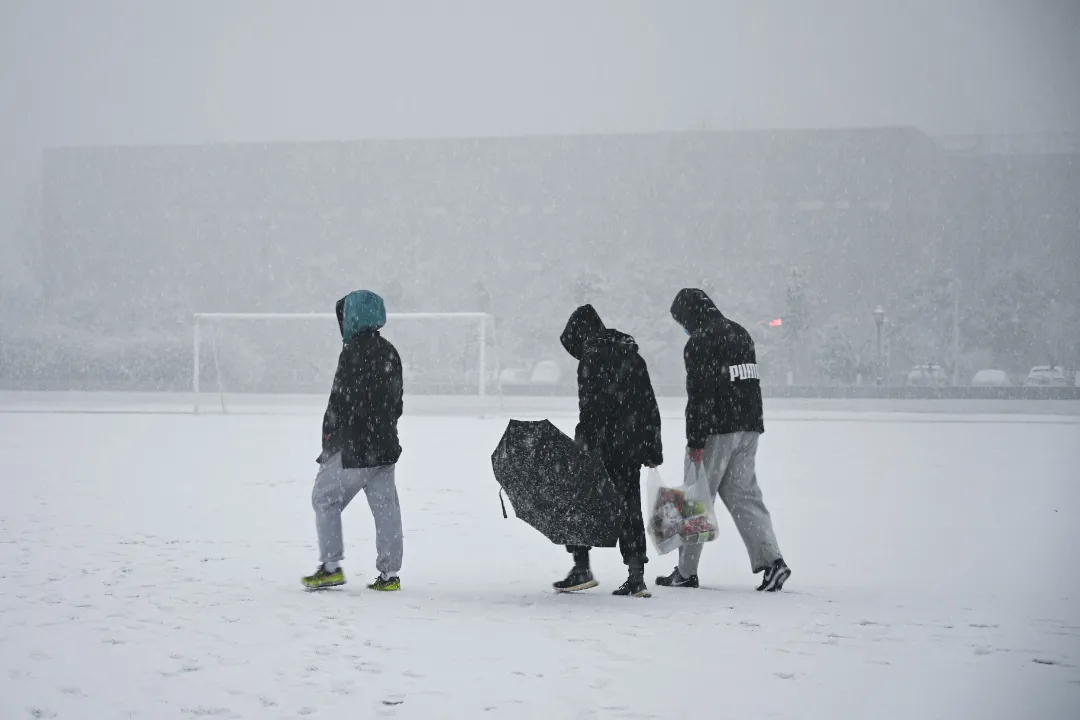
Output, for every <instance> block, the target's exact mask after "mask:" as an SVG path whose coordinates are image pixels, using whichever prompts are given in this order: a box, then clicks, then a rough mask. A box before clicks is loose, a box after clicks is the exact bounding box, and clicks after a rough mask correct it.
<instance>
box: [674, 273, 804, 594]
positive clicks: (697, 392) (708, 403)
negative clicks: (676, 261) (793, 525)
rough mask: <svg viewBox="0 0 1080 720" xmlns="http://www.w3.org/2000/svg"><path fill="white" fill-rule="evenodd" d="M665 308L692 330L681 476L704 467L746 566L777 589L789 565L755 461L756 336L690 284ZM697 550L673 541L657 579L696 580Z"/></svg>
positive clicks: (759, 423) (680, 583) (759, 428)
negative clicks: (675, 557)
mask: <svg viewBox="0 0 1080 720" xmlns="http://www.w3.org/2000/svg"><path fill="white" fill-rule="evenodd" d="M671 316H672V317H673V318H675V322H677V323H679V324H680V325H682V327H683V329H684V330H686V333H687V335H689V336H690V339H689V340H688V341H687V343H686V348H685V349H684V351H683V359H684V360H685V363H686V450H687V452H686V463H685V472H686V478H687V481H688V482H689V481H690V480H691V478H692V475H693V474H694V473H698V472H704V473H705V479H706V481H707V482H708V483H709V492H710V494H712V495H716V494H719V495H720V499H721V500H723V502H724V505H725V506H726V507H727V509H728V512H730V513H731V517H732V518H733V519H734V520H735V526H736V527H737V528H738V529H739V534H740V535H742V539H743V543H744V544H745V545H746V551H747V553H748V554H749V555H750V566H751V569H752V570H753V572H754V573H755V574H756V573H759V572H763V573H764V576H763V580H762V582H761V585H760V586H759V587H758V590H766V591H769V592H775V591H777V590H780V589H781V588H782V587H783V586H784V582H785V581H786V580H787V579H788V577H790V576H791V569H790V568H789V567H788V566H787V563H785V562H784V559H783V557H782V556H781V554H780V548H779V546H778V544H777V542H776V535H775V533H774V532H773V526H772V518H771V517H770V515H769V511H768V509H767V508H766V507H765V503H764V501H763V500H762V496H761V488H760V487H758V481H757V473H756V471H755V469H754V465H755V458H756V455H757V447H758V438H759V437H760V435H761V434H762V433H763V432H765V423H764V419H763V413H762V407H761V379H760V376H759V374H758V365H757V355H756V353H755V351H754V340H753V339H752V338H751V337H750V333H748V332H747V331H746V328H744V327H743V326H742V325H739V324H738V323H736V322H733V321H731V320H729V319H728V318H726V317H724V316H723V315H722V314H721V313H720V310H718V309H717V307H716V305H715V304H714V303H713V301H712V300H711V299H710V298H709V296H708V295H706V294H705V292H704V291H702V290H698V289H696V288H687V289H683V290H680V291H679V293H678V295H676V296H675V302H674V303H672V305H671ZM701 550H702V546H701V545H689V546H684V547H681V548H679V565H678V567H676V568H675V571H674V572H673V573H672V574H671V575H668V576H666V577H658V578H657V579H656V583H657V584H658V585H663V586H667V587H697V586H698V577H697V570H698V562H699V561H700V559H701Z"/></svg>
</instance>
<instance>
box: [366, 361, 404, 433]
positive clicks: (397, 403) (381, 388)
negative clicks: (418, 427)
mask: <svg viewBox="0 0 1080 720" xmlns="http://www.w3.org/2000/svg"><path fill="white" fill-rule="evenodd" d="M380 366H381V367H380ZM374 375H375V377H373V378H372V381H371V383H370V388H371V390H370V395H369V397H370V399H371V412H372V414H374V415H376V416H378V417H380V418H385V419H387V420H391V421H397V420H398V419H399V418H400V417H401V410H402V395H403V393H404V381H403V379H402V369H401V356H400V355H398V353H397V351H396V350H394V349H393V348H389V349H388V351H387V352H386V353H385V354H384V355H383V357H382V358H380V362H379V365H377V366H376V372H375V373H374Z"/></svg>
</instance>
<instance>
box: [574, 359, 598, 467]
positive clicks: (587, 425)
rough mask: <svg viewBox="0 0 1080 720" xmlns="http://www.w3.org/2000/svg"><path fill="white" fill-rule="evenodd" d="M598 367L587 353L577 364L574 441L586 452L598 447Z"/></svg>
mask: <svg viewBox="0 0 1080 720" xmlns="http://www.w3.org/2000/svg"><path fill="white" fill-rule="evenodd" d="M599 369H600V368H599V367H597V363H596V361H595V358H594V357H592V356H591V355H590V354H589V353H586V354H585V357H583V358H582V359H581V362H579V363H578V424H577V428H575V429H574V441H575V442H576V443H577V444H578V445H579V446H580V447H581V448H582V449H583V450H586V451H589V450H594V449H596V448H597V447H599V438H598V437H597V434H598V432H599V428H600V420H601V418H600V414H601V412H602V409H601V407H600V402H601V399H600V392H599V387H598V386H599V382H598V381H599V376H598V372H599Z"/></svg>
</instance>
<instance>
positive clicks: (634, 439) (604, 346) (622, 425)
mask: <svg viewBox="0 0 1080 720" xmlns="http://www.w3.org/2000/svg"><path fill="white" fill-rule="evenodd" d="M559 340H560V341H561V342H562V346H563V347H564V348H566V351H567V352H568V353H570V355H571V356H572V357H573V358H574V359H576V360H577V361H578V371H577V377H578V406H579V418H578V424H577V428H576V430H575V432H574V436H575V441H576V442H577V444H578V445H579V446H580V447H581V448H582V449H583V450H585V451H586V452H596V453H598V454H599V455H600V457H601V459H602V460H603V463H604V467H605V468H606V469H607V472H608V477H610V478H611V480H612V482H613V483H614V484H615V487H616V489H617V490H618V491H619V493H620V495H621V500H622V502H623V503H624V505H625V510H626V519H625V523H624V525H623V528H622V532H621V533H620V535H619V549H620V551H621V552H622V556H623V562H624V563H626V565H627V567H628V568H629V577H628V579H627V581H626V582H625V583H624V584H623V585H622V587H620V588H619V589H618V590H616V591H615V593H614V594H615V595H636V596H645V595H647V593H648V588H647V587H646V585H645V563H646V562H648V558H647V557H646V547H645V523H644V519H643V518H642V516H641V466H642V465H647V466H649V467H656V466H657V465H659V464H661V463H662V462H663V461H664V454H663V445H662V443H661V440H660V410H659V408H658V407H657V405H656V397H655V395H654V394H653V388H652V383H651V382H650V380H649V370H648V367H647V366H646V365H645V360H643V359H642V357H641V355H640V354H639V353H638V346H637V343H636V342H634V338H632V337H630V336H629V335H627V334H626V333H622V332H619V331H618V330H614V329H609V328H606V327H604V323H603V321H601V320H600V316H599V315H598V314H597V312H596V310H595V309H594V308H593V306H592V305H582V306H581V307H579V308H578V309H577V310H575V311H574V313H573V314H572V315H571V316H570V320H569V321H568V322H567V323H566V329H565V330H563V332H562V335H561V336H560V337H559ZM567 550H568V551H569V552H570V553H572V554H573V556H574V568H573V569H572V570H571V571H570V574H569V575H567V577H566V579H565V580H561V581H559V582H557V583H555V584H554V586H555V589H556V590H559V591H562V592H571V591H575V590H586V589H588V588H591V587H596V585H597V582H596V580H595V579H594V578H593V574H592V570H591V569H590V567H589V550H590V548H587V547H580V546H570V547H568V548H567Z"/></svg>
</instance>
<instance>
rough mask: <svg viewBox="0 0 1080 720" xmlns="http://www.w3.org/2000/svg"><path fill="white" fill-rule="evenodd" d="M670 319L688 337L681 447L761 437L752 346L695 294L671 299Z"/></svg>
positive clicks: (762, 427) (700, 293)
mask: <svg viewBox="0 0 1080 720" xmlns="http://www.w3.org/2000/svg"><path fill="white" fill-rule="evenodd" d="M671 316H672V317H673V318H675V322H677V323H679V324H680V325H682V326H683V328H685V330H686V332H687V333H688V334H689V335H690V339H689V340H687V342H686V348H685V349H684V350H683V360H684V361H685V363H686V444H687V446H688V447H691V448H703V447H705V441H706V440H707V439H708V438H709V436H710V435H726V434H728V433H733V432H740V431H748V432H758V433H763V432H765V422H764V418H763V413H762V408H761V379H760V376H759V373H758V366H757V354H756V353H755V351H754V340H753V338H751V337H750V333H748V332H747V331H746V328H744V327H743V326H742V325H740V324H739V323H737V322H734V321H732V320H729V319H727V318H726V317H724V316H723V314H721V312H720V310H719V309H717V307H716V304H715V303H713V301H712V300H711V299H710V298H709V296H708V295H706V294H705V291H703V290H698V289H697V288H685V289H683V290H680V291H679V294H678V295H676V296H675V302H673V303H672V305H671Z"/></svg>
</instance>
